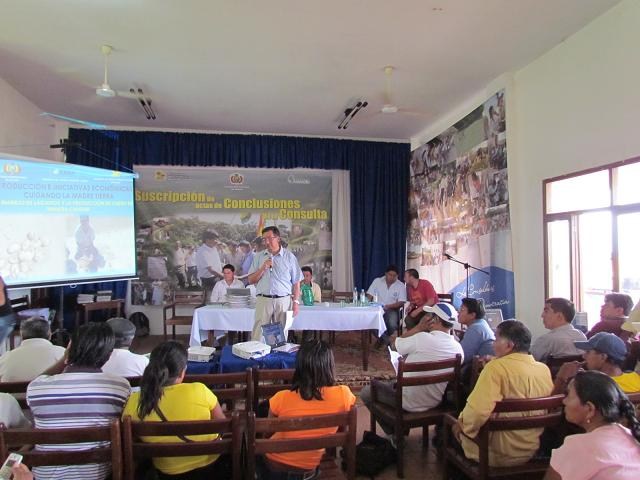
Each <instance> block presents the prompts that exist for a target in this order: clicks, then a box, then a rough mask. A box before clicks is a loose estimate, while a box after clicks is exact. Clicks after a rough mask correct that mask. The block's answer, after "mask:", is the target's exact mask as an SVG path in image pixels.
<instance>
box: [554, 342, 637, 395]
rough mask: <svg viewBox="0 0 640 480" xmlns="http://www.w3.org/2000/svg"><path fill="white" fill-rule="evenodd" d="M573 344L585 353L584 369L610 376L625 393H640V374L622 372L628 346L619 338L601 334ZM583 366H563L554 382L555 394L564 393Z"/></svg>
mask: <svg viewBox="0 0 640 480" xmlns="http://www.w3.org/2000/svg"><path fill="white" fill-rule="evenodd" d="M573 344H574V345H575V346H576V348H578V349H580V350H584V351H585V353H584V368H586V369H587V370H597V371H599V372H602V373H605V374H607V375H609V376H610V377H611V378H613V380H614V381H615V382H616V383H617V384H618V386H619V387H620V388H621V389H622V391H623V392H625V393H634V392H640V374H638V373H636V372H628V373H624V372H623V371H622V365H623V363H624V361H625V358H626V356H627V346H626V345H625V343H624V341H622V340H621V339H620V338H619V337H618V336H616V335H614V334H613V333H608V332H600V333H596V334H595V335H594V336H593V337H591V338H590V339H589V340H587V341H584V342H574V343H573ZM582 366H583V365H582V364H581V363H580V362H569V363H565V364H564V365H562V367H561V368H560V370H559V371H558V375H557V376H556V380H555V382H554V393H562V392H563V391H564V390H565V389H566V386H567V384H568V383H569V381H571V379H572V378H573V377H574V376H575V374H576V373H577V371H578V370H579V369H580V367H582Z"/></svg>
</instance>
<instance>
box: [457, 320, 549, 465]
mask: <svg viewBox="0 0 640 480" xmlns="http://www.w3.org/2000/svg"><path fill="white" fill-rule="evenodd" d="M530 347H531V332H530V331H529V329H528V328H527V327H526V326H525V325H524V324H523V323H521V322H519V321H517V320H506V321H504V322H502V323H501V324H499V325H498V328H497V331H496V341H495V343H494V349H495V351H496V355H497V358H496V359H494V360H491V361H490V362H488V363H487V365H486V366H485V367H484V369H483V370H482V372H481V373H480V376H479V378H478V382H477V383H476V386H475V388H474V389H473V391H472V392H471V395H469V398H468V399H467V404H466V406H465V408H464V410H462V412H461V413H460V416H459V417H458V423H457V424H456V425H455V426H454V428H453V434H454V437H455V438H456V439H457V440H458V441H459V442H460V443H461V445H462V448H463V450H464V454H465V456H466V457H467V458H469V459H472V460H476V461H478V445H477V444H476V443H474V442H473V441H472V440H471V439H473V438H475V437H476V436H477V435H478V432H479V431H480V428H481V427H482V426H483V425H484V424H485V422H486V421H487V420H488V418H489V417H490V416H491V414H492V412H493V409H494V407H495V404H496V402H499V401H501V400H503V399H507V398H511V399H512V398H537V397H546V396H548V395H549V394H550V393H551V390H552V389H553V382H552V381H551V372H549V367H547V366H546V365H545V364H544V363H540V362H536V361H535V359H534V358H533V357H532V356H531V355H529V348H530ZM507 415H509V416H513V415H514V414H507ZM541 433H542V429H527V430H514V431H504V432H494V433H493V434H492V435H491V437H490V439H489V465H490V466H498V467H501V466H512V465H519V464H523V463H526V462H528V461H529V460H530V459H531V457H533V455H534V454H535V453H536V451H537V450H538V447H539V444H540V440H539V438H540V434H541Z"/></svg>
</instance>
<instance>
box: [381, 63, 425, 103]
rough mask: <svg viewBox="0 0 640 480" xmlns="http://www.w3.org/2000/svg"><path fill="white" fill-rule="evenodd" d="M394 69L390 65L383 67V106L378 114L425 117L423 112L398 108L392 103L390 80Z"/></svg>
mask: <svg viewBox="0 0 640 480" xmlns="http://www.w3.org/2000/svg"><path fill="white" fill-rule="evenodd" d="M393 70H394V67H392V66H391V65H387V66H386V67H384V75H385V88H384V96H383V101H384V103H383V105H382V108H381V109H380V111H379V112H377V113H382V114H385V115H393V114H395V113H404V114H408V115H426V113H425V112H421V111H419V110H411V109H408V108H402V107H398V106H397V105H396V104H395V103H394V102H393V94H392V86H391V80H392V76H393Z"/></svg>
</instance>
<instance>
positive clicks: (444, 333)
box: [360, 303, 464, 436]
mask: <svg viewBox="0 0 640 480" xmlns="http://www.w3.org/2000/svg"><path fill="white" fill-rule="evenodd" d="M425 308H428V309H431V313H428V314H427V315H425V316H424V317H422V320H420V322H419V323H418V324H417V325H416V326H415V327H413V328H412V329H410V330H407V331H405V332H404V333H403V334H402V335H401V336H400V337H398V338H397V339H396V342H395V346H396V350H397V351H398V353H399V354H401V355H402V356H403V357H405V361H406V362H407V363H411V362H435V361H438V360H448V359H451V358H453V357H455V356H456V355H457V354H460V355H461V356H463V357H464V351H463V350H462V347H461V346H460V344H459V343H458V341H457V340H456V339H455V337H454V336H453V335H451V329H452V328H453V325H454V323H455V318H454V317H455V310H454V309H453V307H452V306H451V305H448V304H446V303H438V304H436V305H434V306H433V307H429V306H427V307H425ZM433 373H434V374H435V373H441V372H433ZM407 375H409V374H407ZM371 383H372V384H374V383H375V384H376V393H377V397H378V401H379V402H381V403H384V404H386V405H389V406H395V402H396V400H395V398H396V389H395V382H394V381H389V382H384V381H381V380H376V379H375V378H374V379H373V380H371ZM446 388H447V382H443V383H436V384H433V385H419V386H416V387H406V388H403V389H402V409H403V410H406V411H408V412H424V411H426V410H429V409H431V408H434V407H437V406H438V405H439V404H440V403H441V402H442V396H443V395H444V391H445V389H446ZM360 398H361V399H362V402H363V403H364V404H365V405H366V406H367V408H370V407H371V405H372V401H373V400H372V398H371V386H369V385H367V386H365V387H364V388H363V389H362V390H361V392H360ZM376 421H377V422H378V423H379V424H380V426H381V427H382V430H384V432H385V433H386V434H387V435H389V436H392V435H393V433H394V431H393V425H391V424H388V423H385V422H383V421H382V422H381V420H380V419H376Z"/></svg>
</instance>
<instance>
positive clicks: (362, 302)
mask: <svg viewBox="0 0 640 480" xmlns="http://www.w3.org/2000/svg"><path fill="white" fill-rule="evenodd" d="M366 304H367V295H366V294H365V293H364V288H363V289H362V290H361V291H360V305H366Z"/></svg>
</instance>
